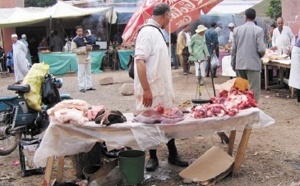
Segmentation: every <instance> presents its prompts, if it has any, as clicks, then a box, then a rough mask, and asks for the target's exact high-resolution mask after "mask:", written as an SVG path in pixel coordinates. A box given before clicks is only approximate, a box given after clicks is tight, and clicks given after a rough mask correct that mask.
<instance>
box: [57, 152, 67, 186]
mask: <svg viewBox="0 0 300 186" xmlns="http://www.w3.org/2000/svg"><path fill="white" fill-rule="evenodd" d="M64 160H65V157H64V156H59V157H58V170H57V176H56V180H57V182H59V183H62V181H63V173H64V165H65V163H64Z"/></svg>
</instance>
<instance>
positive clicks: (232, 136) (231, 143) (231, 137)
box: [227, 130, 236, 156]
mask: <svg viewBox="0 0 300 186" xmlns="http://www.w3.org/2000/svg"><path fill="white" fill-rule="evenodd" d="M235 136H236V130H232V131H230V134H229V143H228V149H227V153H228V154H229V155H230V156H232V153H233V148H234V141H235Z"/></svg>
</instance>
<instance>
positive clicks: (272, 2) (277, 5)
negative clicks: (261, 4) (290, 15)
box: [266, 0, 282, 20]
mask: <svg viewBox="0 0 300 186" xmlns="http://www.w3.org/2000/svg"><path fill="white" fill-rule="evenodd" d="M268 1H269V6H268V7H267V10H266V15H267V16H269V17H270V18H272V19H275V20H276V19H277V18H278V17H281V14H282V9H281V0H268Z"/></svg>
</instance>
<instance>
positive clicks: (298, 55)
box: [289, 46, 300, 89]
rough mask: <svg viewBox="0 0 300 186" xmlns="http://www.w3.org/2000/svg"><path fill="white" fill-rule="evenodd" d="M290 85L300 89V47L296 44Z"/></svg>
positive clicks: (293, 51)
mask: <svg viewBox="0 0 300 186" xmlns="http://www.w3.org/2000/svg"><path fill="white" fill-rule="evenodd" d="M289 86H290V87H293V88H296V89H300V48H299V47H296V46H294V47H293V50H292V57H291V71H290V77H289Z"/></svg>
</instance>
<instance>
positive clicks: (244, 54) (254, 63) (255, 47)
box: [231, 8, 266, 102]
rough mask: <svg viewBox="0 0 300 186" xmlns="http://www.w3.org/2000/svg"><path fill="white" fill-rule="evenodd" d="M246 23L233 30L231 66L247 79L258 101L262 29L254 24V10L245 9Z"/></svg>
mask: <svg viewBox="0 0 300 186" xmlns="http://www.w3.org/2000/svg"><path fill="white" fill-rule="evenodd" d="M245 15H246V23H245V24H243V25H242V26H239V27H237V28H235V29H234V31H233V43H232V53H231V66H232V69H233V70H235V71H236V74H237V77H241V78H243V79H247V80H248V81H249V84H250V89H252V90H253V91H254V96H255V100H256V101H257V102H258V100H259V96H260V85H261V73H260V72H261V66H262V62H261V57H262V56H264V55H265V51H266V48H265V43H264V31H263V29H262V28H260V27H258V26H256V25H255V23H254V20H255V17H256V12H255V10H254V9H252V8H249V9H247V10H246V11H245Z"/></svg>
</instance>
